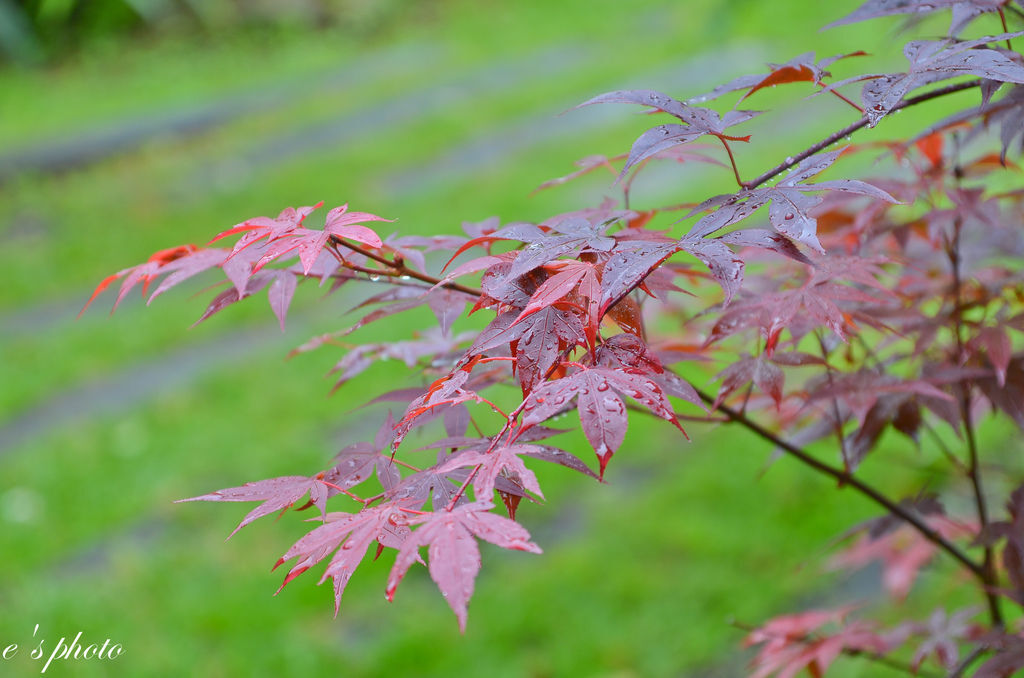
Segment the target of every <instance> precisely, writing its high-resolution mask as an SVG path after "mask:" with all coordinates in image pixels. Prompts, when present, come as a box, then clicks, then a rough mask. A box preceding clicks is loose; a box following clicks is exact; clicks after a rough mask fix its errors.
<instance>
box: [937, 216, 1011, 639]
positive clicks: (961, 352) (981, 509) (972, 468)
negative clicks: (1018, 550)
mask: <svg viewBox="0 0 1024 678" xmlns="http://www.w3.org/2000/svg"><path fill="white" fill-rule="evenodd" d="M962 226H963V222H962V221H961V220H960V219H959V218H957V219H955V220H954V222H953V237H952V239H951V240H949V241H947V252H946V254H947V255H948V257H949V263H950V267H951V268H952V269H953V311H952V313H953V321H954V327H953V334H954V336H955V337H956V348H957V359H958V361H960V362H962V361H963V360H964V358H966V349H965V346H964V339H963V309H962V308H961V297H962V291H963V280H962V279H961V276H960V230H961V228H962ZM959 403H960V419H961V421H962V422H963V426H964V437H965V438H966V439H967V454H968V463H967V477H968V478H969V479H970V481H971V487H972V489H973V491H974V505H975V507H976V508H977V512H978V523H979V524H980V529H981V532H982V533H984V532H985V530H986V528H987V527H988V524H989V519H988V506H987V505H986V503H985V492H984V489H983V488H982V484H981V470H980V468H979V464H978V443H977V440H976V439H975V436H974V421H973V418H972V417H971V389H970V386H969V385H965V384H961V388H960V398H959ZM982 567H983V571H984V574H985V576H984V577H983V578H982V583H983V584H984V586H983V587H982V588H983V590H984V593H985V601H986V602H987V603H988V612H989V617H991V618H992V624H993V625H994V626H996V627H998V628H1001V627H1002V626H1003V624H1004V623H1003V613H1002V609H1001V607H1000V601H999V595H998V594H997V593H996V589H997V587H998V584H999V580H998V575H997V574H996V568H995V552H994V551H993V548H992V545H991V544H986V545H985V555H984V560H983V562H982Z"/></svg>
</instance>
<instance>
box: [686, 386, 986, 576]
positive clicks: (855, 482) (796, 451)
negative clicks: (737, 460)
mask: <svg viewBox="0 0 1024 678" xmlns="http://www.w3.org/2000/svg"><path fill="white" fill-rule="evenodd" d="M697 394H698V395H699V396H700V398H701V400H703V401H704V402H706V403H708V404H709V405H712V404H714V402H715V399H714V398H712V397H711V396H710V395H708V394H707V393H705V392H703V391H701V390H699V389H698V390H697ZM718 410H719V411H720V412H722V414H724V415H725V416H727V417H729V419H731V420H733V421H734V422H736V423H737V424H740V425H742V426H743V427H744V428H746V429H748V430H749V431H750V432H752V433H754V434H756V435H757V436H759V437H760V438H762V439H764V440H766V441H768V442H770V443H772V444H773V445H775V446H776V447H778V448H780V449H782V450H783V451H785V452H786V453H787V454H789V455H790V456H793V457H796V458H797V459H799V460H800V461H802V462H803V463H804V464H806V465H807V466H810V467H811V468H813V469H814V470H815V471H818V472H819V473H822V474H824V475H827V476H830V477H832V478H834V479H835V480H836V481H837V482H838V483H839V486H840V487H852V488H853V489H855V490H856V491H858V492H860V493H861V494H862V495H864V496H865V497H867V498H868V499H870V500H871V501H873V502H875V503H876V504H879V505H880V506H882V507H884V508H885V509H886V510H887V511H889V513H891V514H893V515H894V516H896V517H898V518H900V519H901V520H903V521H904V522H906V523H908V524H909V525H910V526H912V527H913V528H914V529H916V530H917V531H918V532H919V533H920V534H921V536H922V537H924V538H925V539H927V540H928V541H930V542H931V543H933V544H935V545H936V546H938V547H939V548H940V549H942V550H943V551H945V552H946V553H948V554H949V555H951V556H952V557H953V558H955V559H956V560H958V561H959V562H960V564H962V565H963V566H964V567H965V568H967V569H968V570H970V571H971V573H972V574H974V576H976V577H977V578H978V579H980V580H981V581H982V582H983V583H987V576H988V575H987V572H986V571H985V568H984V567H983V566H982V565H980V564H978V563H976V562H975V561H974V560H972V559H971V558H970V557H969V556H968V555H967V554H966V553H964V552H963V551H962V550H960V548H959V547H957V545H956V544H954V543H952V542H951V541H949V540H948V539H946V538H945V537H943V536H942V535H941V534H939V533H938V532H936V531H935V530H934V529H932V528H931V527H930V526H929V525H928V524H927V523H925V522H924V521H923V520H921V518H919V517H918V516H916V515H914V514H913V513H912V512H911V511H909V510H907V509H906V508H904V507H902V506H900V505H898V504H897V503H895V502H894V501H892V500H891V499H889V498H888V497H886V496H885V495H884V494H882V493H881V492H879V491H878V490H876V489H875V488H873V487H871V486H870V485H868V484H866V483H864V482H862V481H861V480H859V479H858V478H856V477H854V476H852V475H850V474H849V473H847V472H846V471H843V470H841V469H838V468H835V467H833V466H830V465H828V464H826V463H825V462H823V461H819V460H818V459H816V458H814V457H812V456H811V455H810V454H808V453H807V452H805V451H804V450H802V449H801V448H799V447H797V446H796V445H793V444H792V443H790V442H787V441H786V440H783V439H782V438H780V437H778V436H777V435H775V434H774V433H772V432H771V431H769V430H768V429H766V428H764V427H763V426H761V425H760V424H758V423H757V422H755V421H754V420H752V419H750V418H748V417H747V416H746V415H744V414H742V413H740V412H737V411H736V410H734V409H732V408H731V407H728V406H726V405H719V406H718Z"/></svg>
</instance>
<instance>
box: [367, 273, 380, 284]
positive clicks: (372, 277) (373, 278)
mask: <svg viewBox="0 0 1024 678" xmlns="http://www.w3.org/2000/svg"><path fill="white" fill-rule="evenodd" d="M369 278H370V282H377V281H378V280H380V276H379V275H377V274H376V273H371V274H370V275H369Z"/></svg>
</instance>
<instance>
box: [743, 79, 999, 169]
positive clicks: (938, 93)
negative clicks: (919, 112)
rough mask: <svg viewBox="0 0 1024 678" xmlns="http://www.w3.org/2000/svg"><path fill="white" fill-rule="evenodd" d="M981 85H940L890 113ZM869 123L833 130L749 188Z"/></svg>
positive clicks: (865, 119)
mask: <svg viewBox="0 0 1024 678" xmlns="http://www.w3.org/2000/svg"><path fill="white" fill-rule="evenodd" d="M980 85H981V81H980V80H971V81H970V82H960V83H957V84H955V85H947V86H946V87H940V88H939V89H934V90H932V91H930V92H925V93H924V94H918V95H917V96H916V97H910V98H909V99H904V100H903V101H901V102H900V103H898V104H896V106H895V107H894V108H893V109H892V111H890V113H895V112H896V111H899V110H902V109H904V108H908V107H910V106H915V105H917V104H920V103H924V102H925V101H930V100H932V99H937V98H939V97H943V96H946V95H947V94H953V93H955V92H962V91H964V90H968V89H971V88H973V87H978V86H980ZM867 124H868V119H867V116H865V117H862V118H861V119H860V120H857V121H856V122H853V123H850V124H849V125H847V126H846V127H844V128H843V129H841V130H839V131H837V132H833V133H832V134H830V135H828V136H827V137H825V138H824V139H822V140H821V141H819V142H818V143H816V144H814V145H813V146H811V147H810V148H808V149H806V150H804V151H803V152H801V153H798V154H797V155H794V156H791V157H789V158H786V161H785V162H783V163H781V164H779V165H776V166H775V167H773V168H771V169H770V170H768V171H767V172H765V173H764V174H762V175H761V176H759V177H758V178H756V179H754V180H753V181H750V182H748V183H747V188H748V189H753V188H757V187H758V186H760V185H762V184H764V183H766V182H768V181H770V180H771V179H774V178H775V177H777V176H778V175H780V174H782V173H783V172H785V171H786V170H788V169H789V168H790V167H794V166H796V165H797V164H798V163H799V162H800V161H801V160H804V159H806V158H809V157H811V156H812V155H814V154H815V153H818V152H819V151H822V150H824V149H826V148H828V147H829V146H831V145H832V144H834V143H836V142H837V141H839V140H840V139H844V138H846V137H847V136H849V135H851V134H853V133H854V132H856V131H857V130H859V129H861V128H863V127H867Z"/></svg>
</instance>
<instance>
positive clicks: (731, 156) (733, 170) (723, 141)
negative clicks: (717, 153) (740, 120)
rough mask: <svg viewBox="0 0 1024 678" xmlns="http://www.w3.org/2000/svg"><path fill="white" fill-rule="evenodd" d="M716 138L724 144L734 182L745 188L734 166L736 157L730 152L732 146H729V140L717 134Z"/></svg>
mask: <svg viewBox="0 0 1024 678" xmlns="http://www.w3.org/2000/svg"><path fill="white" fill-rule="evenodd" d="M718 140H719V141H721V142H722V145H723V146H725V152H726V153H728V154H729V164H730V165H732V175H733V176H734V177H736V183H737V184H738V185H739V187H740V188H741V189H746V188H747V185H746V184H745V183H743V179H740V171H739V169H738V168H737V167H736V158H735V157H734V156H733V154H732V148H730V147H729V142H728V141H726V140H725V138H724V137H721V136H719V137H718Z"/></svg>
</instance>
